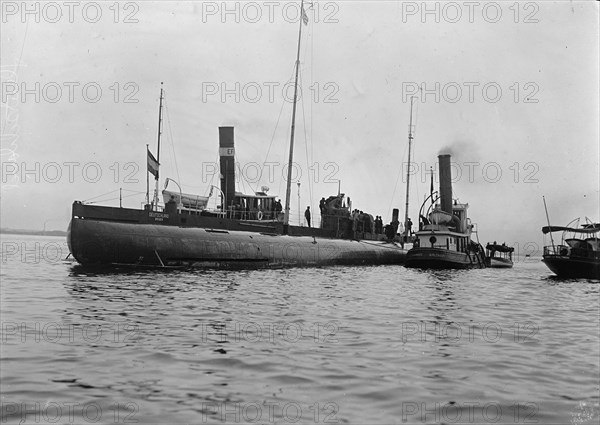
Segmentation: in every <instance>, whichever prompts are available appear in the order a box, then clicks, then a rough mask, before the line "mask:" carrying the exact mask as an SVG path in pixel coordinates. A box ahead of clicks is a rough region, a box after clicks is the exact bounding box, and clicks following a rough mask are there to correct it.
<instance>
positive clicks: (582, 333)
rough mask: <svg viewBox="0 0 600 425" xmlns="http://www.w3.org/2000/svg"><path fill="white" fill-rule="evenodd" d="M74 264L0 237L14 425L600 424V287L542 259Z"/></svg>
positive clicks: (5, 417) (4, 357) (57, 247)
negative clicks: (413, 265)
mask: <svg viewBox="0 0 600 425" xmlns="http://www.w3.org/2000/svg"><path fill="white" fill-rule="evenodd" d="M36 244H37V245H36ZM59 251H60V252H59ZM67 252H68V251H66V245H64V239H62V238H54V237H39V236H37V237H34V236H17V235H3V236H2V274H1V282H2V284H1V285H2V286H1V312H2V313H1V322H2V335H1V338H2V349H1V353H0V354H1V375H0V378H1V382H2V383H1V392H2V396H1V402H2V417H1V421H2V423H18V422H21V421H23V422H25V423H50V422H58V423H134V422H137V423H222V422H227V423H282V424H286V423H307V424H310V423H312V424H315V423H359V424H365V423H368V424H379V423H381V424H383V423H385V424H390V423H410V424H413V423H417V424H419V423H477V424H482V423H510V424H514V423H540V424H549V423H556V424H569V423H572V424H596V423H598V420H599V411H600V409H599V401H600V398H599V391H600V388H599V379H600V377H599V364H598V362H599V358H600V353H599V350H600V343H599V334H600V330H599V293H600V285H599V283H598V282H594V281H586V280H558V279H555V278H552V277H550V276H551V273H550V272H549V271H548V270H547V269H546V267H545V266H544V265H543V264H542V263H541V262H540V261H539V258H527V259H525V258H524V259H521V260H520V261H518V262H517V263H516V264H515V267H514V268H513V269H511V270H500V269H484V270H470V271H441V272H424V271H415V270H408V269H405V268H403V267H400V266H392V267H350V268H343V267H329V268H318V269H289V270H255V271H235V272H231V271H227V272H225V271H215V270H209V271H206V270H205V271H202V270H197V271H175V272H173V271H170V272H162V271H136V272H121V273H104V274H98V273H90V272H88V271H86V270H84V269H81V268H79V267H78V266H76V265H75V264H73V263H69V262H63V261H59V260H58V258H60V256H61V255H59V254H62V257H64V256H65V255H66V253H67Z"/></svg>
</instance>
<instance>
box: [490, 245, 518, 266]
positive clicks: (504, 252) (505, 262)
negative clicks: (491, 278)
mask: <svg viewBox="0 0 600 425" xmlns="http://www.w3.org/2000/svg"><path fill="white" fill-rule="evenodd" d="M514 251H515V248H514V247H512V246H507V245H506V244H504V243H503V244H502V245H500V244H497V243H496V242H494V243H492V244H490V243H488V244H487V245H486V246H485V261H486V264H487V266H488V267H492V268H499V269H505V268H511V267H512V266H513V259H512V253H513V252H514Z"/></svg>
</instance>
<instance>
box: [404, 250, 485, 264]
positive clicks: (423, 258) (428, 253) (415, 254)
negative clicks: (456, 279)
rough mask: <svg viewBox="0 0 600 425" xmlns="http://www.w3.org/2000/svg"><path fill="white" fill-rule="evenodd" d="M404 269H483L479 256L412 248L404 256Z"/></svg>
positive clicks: (482, 262) (482, 260)
mask: <svg viewBox="0 0 600 425" xmlns="http://www.w3.org/2000/svg"><path fill="white" fill-rule="evenodd" d="M405 266H406V267H410V268H421V269H471V268H484V267H485V263H484V259H483V258H481V256H480V255H479V254H476V253H471V254H470V255H468V254H466V253H464V252H456V251H449V250H447V249H441V248H413V249H411V250H409V251H408V253H407V254H406V264H405Z"/></svg>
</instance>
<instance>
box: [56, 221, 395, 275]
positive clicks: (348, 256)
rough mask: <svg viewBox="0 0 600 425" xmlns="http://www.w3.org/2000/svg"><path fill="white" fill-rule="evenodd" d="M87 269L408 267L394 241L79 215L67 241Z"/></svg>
mask: <svg viewBox="0 0 600 425" xmlns="http://www.w3.org/2000/svg"><path fill="white" fill-rule="evenodd" d="M67 240H68V243H69V249H70V251H71V253H72V255H73V256H74V257H75V259H76V260H77V261H78V262H79V263H80V264H82V265H87V266H114V265H133V266H192V267H194V266H197V267H217V268H237V267H252V268H266V267H302V266H322V265H379V264H403V263H404V261H405V258H406V251H405V250H403V249H401V248H400V247H399V246H398V245H396V244H393V243H385V242H376V241H351V240H342V239H324V238H313V237H308V236H287V235H286V236H283V235H277V234H273V233H258V232H248V231H244V232H242V231H237V230H225V229H211V228H196V227H180V226H172V225H160V224H142V223H123V222H113V221H105V220H96V219H81V218H77V217H74V218H73V219H72V221H71V224H70V226H69V235H68V237H67Z"/></svg>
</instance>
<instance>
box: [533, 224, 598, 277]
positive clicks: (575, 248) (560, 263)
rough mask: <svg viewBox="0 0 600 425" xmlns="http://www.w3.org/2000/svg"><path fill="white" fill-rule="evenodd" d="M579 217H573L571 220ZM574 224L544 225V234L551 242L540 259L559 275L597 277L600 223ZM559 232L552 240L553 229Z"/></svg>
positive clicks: (554, 231) (545, 247)
mask: <svg viewBox="0 0 600 425" xmlns="http://www.w3.org/2000/svg"><path fill="white" fill-rule="evenodd" d="M575 221H577V223H578V222H579V219H576V220H574V221H572V222H571V223H574V222H575ZM577 225H578V224H575V226H570V225H567V226H550V225H548V226H544V227H542V233H543V234H550V237H551V242H552V244H551V245H549V246H544V255H543V258H542V261H543V262H544V264H546V266H548V268H549V269H550V270H551V271H552V272H553V273H555V274H556V275H557V276H558V277H563V278H588V279H600V248H599V237H598V236H599V233H600V223H591V222H590V223H586V224H584V225H582V226H581V227H577ZM559 232H560V233H561V240H560V242H559V243H558V244H555V243H554V238H553V237H552V234H553V233H559Z"/></svg>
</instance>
